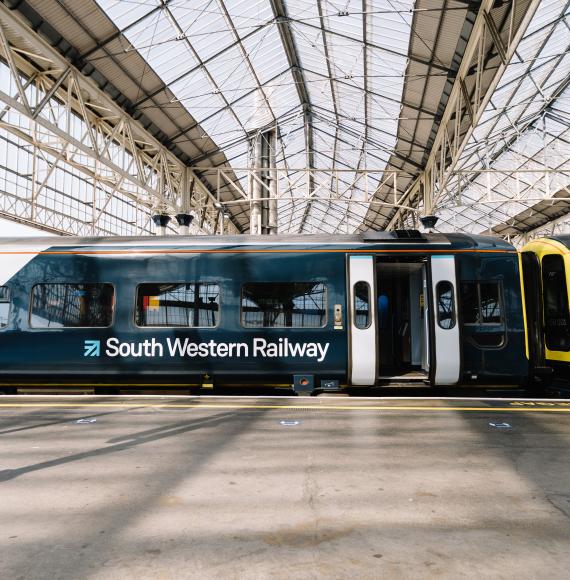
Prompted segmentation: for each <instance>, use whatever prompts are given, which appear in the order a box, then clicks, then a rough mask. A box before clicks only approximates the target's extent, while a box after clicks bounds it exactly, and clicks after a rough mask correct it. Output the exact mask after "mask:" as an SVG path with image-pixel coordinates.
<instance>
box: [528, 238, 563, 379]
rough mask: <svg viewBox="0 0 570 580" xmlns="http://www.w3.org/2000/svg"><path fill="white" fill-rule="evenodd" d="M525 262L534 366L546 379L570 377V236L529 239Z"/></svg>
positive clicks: (530, 355) (539, 375) (539, 374)
mask: <svg viewBox="0 0 570 580" xmlns="http://www.w3.org/2000/svg"><path fill="white" fill-rule="evenodd" d="M521 265H522V268H521V272H522V278H523V280H522V282H523V291H524V302H525V311H526V312H525V314H526V327H527V355H528V358H529V362H530V364H531V367H532V368H533V369H534V371H535V372H534V374H535V375H537V376H538V377H541V378H542V381H548V380H549V377H553V378H562V379H566V380H570V307H569V299H568V289H569V288H570V235H567V236H553V237H549V238H540V239H537V240H533V241H532V242H529V243H528V244H526V245H525V246H524V247H523V248H522V250H521Z"/></svg>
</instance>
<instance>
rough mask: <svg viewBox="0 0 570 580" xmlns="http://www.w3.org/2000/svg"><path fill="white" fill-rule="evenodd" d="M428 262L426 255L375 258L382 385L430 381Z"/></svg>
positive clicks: (379, 364)
mask: <svg viewBox="0 0 570 580" xmlns="http://www.w3.org/2000/svg"><path fill="white" fill-rule="evenodd" d="M427 262H428V256H427V254H425V255H417V254H410V255H405V256H399V257H397V258H394V257H393V256H389V255H382V254H380V255H378V256H377V257H376V261H375V267H376V287H377V293H376V296H375V300H376V303H377V305H378V308H377V313H378V314H377V329H378V330H377V333H378V351H377V358H378V380H379V381H381V382H386V381H387V382H392V381H398V382H410V381H412V382H416V381H426V380H427V379H428V378H429V362H428V361H427V360H426V357H427V356H428V354H427V353H429V341H430V333H429V326H428V324H426V319H427V317H428V309H429V308H428V306H429V298H428V296H427V295H426V289H427V282H426V281H427V279H428V273H427ZM382 297H384V299H385V300H384V304H385V309H383V308H382V305H381V300H382ZM402 308H403V310H402Z"/></svg>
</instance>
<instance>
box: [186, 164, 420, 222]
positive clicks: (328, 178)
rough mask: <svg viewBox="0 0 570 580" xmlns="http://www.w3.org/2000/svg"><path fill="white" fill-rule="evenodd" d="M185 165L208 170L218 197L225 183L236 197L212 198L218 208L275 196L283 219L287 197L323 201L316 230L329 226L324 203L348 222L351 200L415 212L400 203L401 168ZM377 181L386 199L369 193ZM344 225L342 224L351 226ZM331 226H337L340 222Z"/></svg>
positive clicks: (363, 205) (205, 172)
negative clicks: (246, 185)
mask: <svg viewBox="0 0 570 580" xmlns="http://www.w3.org/2000/svg"><path fill="white" fill-rule="evenodd" d="M191 169H192V170H193V171H195V172H196V173H199V174H200V175H208V176H209V177H210V181H215V182H216V183H217V188H216V193H215V195H216V197H217V198H218V200H219V199H220V194H221V192H222V191H225V190H227V189H228V188H231V189H233V190H234V191H235V193H236V194H237V195H238V196H239V199H236V200H232V201H226V202H221V201H218V202H217V204H216V205H217V206H218V207H219V208H224V210H225V209H226V208H230V207H233V206H241V207H244V208H249V209H252V208H253V206H254V205H255V204H256V203H259V199H262V201H263V202H270V201H277V204H278V208H279V210H281V213H280V216H281V218H282V219H285V218H286V216H284V215H283V211H287V210H289V211H291V204H290V202H292V201H306V202H312V203H313V204H318V203H322V204H323V205H326V207H327V209H326V210H325V209H323V211H322V214H323V215H322V218H323V221H322V223H321V226H322V227H314V231H315V232H318V233H330V231H331V230H328V229H327V222H326V217H327V216H328V215H329V214H330V213H331V212H329V211H328V208H333V209H334V210H336V211H338V212H341V211H342V212H344V213H346V214H347V215H345V217H344V226H347V225H348V223H349V220H350V219H355V220H361V219H362V218H361V215H358V214H357V212H356V211H355V210H354V209H353V210H351V209H350V208H351V207H353V208H354V207H356V206H358V207H360V208H361V209H362V210H365V209H366V208H367V207H368V206H370V205H378V206H384V207H390V208H396V209H405V210H407V211H410V212H412V213H415V212H416V209H414V208H412V207H409V206H406V205H404V204H403V201H402V200H403V196H402V195H401V192H399V191H398V179H399V178H400V177H402V176H404V177H407V178H408V179H409V177H410V174H409V172H407V171H404V170H384V169H338V168H332V169H330V168H319V169H314V168H309V167H302V168H291V167H274V168H267V167H237V168H236V167H232V168H228V167H206V166H204V167H202V166H194V167H192V168H191ZM234 172H235V174H238V175H239V176H240V179H243V178H244V176H245V178H246V179H247V181H248V182H249V181H250V182H253V184H254V185H255V186H256V188H258V189H259V190H260V192H259V193H258V195H257V197H256V198H255V199H253V198H252V197H250V196H249V195H248V194H247V193H246V192H244V191H243V190H242V188H241V184H240V182H239V181H238V180H237V179H236V178H235V174H234ZM379 187H385V188H389V190H390V191H391V192H392V195H391V196H390V199H389V200H384V201H382V200H378V199H375V197H374V194H375V192H376V191H377V189H378V188H379ZM317 207H318V206H317ZM225 213H226V212H225ZM333 217H334V216H333ZM301 219H303V218H301ZM334 223H336V221H335V222H334ZM331 225H332V223H331ZM354 225H356V224H351V226H350V227H354ZM350 227H349V228H348V230H349V231H351V232H352V230H351V229H350ZM336 229H337V231H342V224H341V225H339V226H338V227H336Z"/></svg>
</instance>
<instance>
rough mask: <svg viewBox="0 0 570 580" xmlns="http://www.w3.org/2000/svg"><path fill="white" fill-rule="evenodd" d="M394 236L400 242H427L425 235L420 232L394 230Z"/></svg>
mask: <svg viewBox="0 0 570 580" xmlns="http://www.w3.org/2000/svg"><path fill="white" fill-rule="evenodd" d="M394 235H395V236H396V238H398V239H399V240H425V238H424V236H423V234H422V233H421V232H420V231H418V230H394Z"/></svg>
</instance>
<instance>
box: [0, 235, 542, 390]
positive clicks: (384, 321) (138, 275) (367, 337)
mask: <svg viewBox="0 0 570 580" xmlns="http://www.w3.org/2000/svg"><path fill="white" fill-rule="evenodd" d="M521 275H522V274H521V267H520V259H519V255H518V253H517V251H516V249H515V248H514V246H512V245H511V244H509V243H507V242H506V241H503V240H501V239H495V238H491V237H485V236H476V235H466V234H461V233H454V234H438V233H434V234H424V233H420V232H418V231H416V230H397V231H394V232H364V233H361V234H357V235H344V236H336V235H335V236H317V235H304V236H297V237H292V236H287V237H284V236H264V237H259V236H234V237H231V236H194V237H192V236H162V237H152V238H149V237H140V238H136V237H115V238H74V237H65V238H53V237H52V238H25V239H12V238H6V239H3V240H1V241H0V277H1V279H0V391H2V392H4V393H8V392H15V391H16V389H17V388H25V387H46V388H47V387H57V388H62V387H64V386H68V387H90V388H93V389H94V390H95V392H101V393H108V392H113V389H118V388H120V389H121V390H123V391H124V390H128V389H141V388H175V389H176V390H180V391H181V392H191V393H194V392H206V391H208V390H209V389H212V388H213V389H215V388H218V387H219V388H224V389H226V388H232V387H245V386H247V387H255V386H263V387H267V388H279V389H283V388H284V389H289V390H291V391H294V392H296V393H300V394H306V393H310V394H312V393H317V392H319V391H335V390H336V391H338V390H344V389H350V388H355V387H357V388H359V389H367V388H369V387H370V388H372V387H378V386H382V385H403V384H405V385H407V384H415V383H418V384H422V385H425V386H433V387H438V386H445V387H458V388H460V387H463V386H475V385H497V384H499V385H521V384H524V383H525V382H527V381H529V377H530V374H531V372H532V369H531V365H530V362H529V358H528V344H527V340H526V334H525V305H524V304H523V296H522V293H521Z"/></svg>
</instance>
